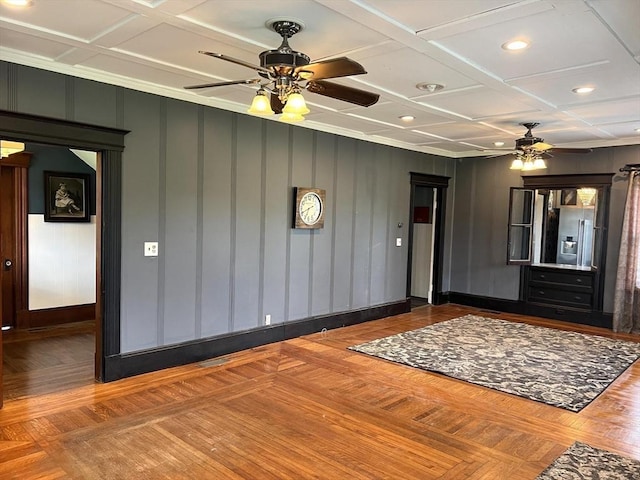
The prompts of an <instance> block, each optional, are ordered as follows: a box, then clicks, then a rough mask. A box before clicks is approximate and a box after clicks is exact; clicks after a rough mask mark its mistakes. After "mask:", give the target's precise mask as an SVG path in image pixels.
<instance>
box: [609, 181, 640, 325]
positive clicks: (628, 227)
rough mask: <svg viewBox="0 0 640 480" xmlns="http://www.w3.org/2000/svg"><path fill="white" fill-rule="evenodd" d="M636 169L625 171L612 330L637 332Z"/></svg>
mask: <svg viewBox="0 0 640 480" xmlns="http://www.w3.org/2000/svg"><path fill="white" fill-rule="evenodd" d="M639 262H640V172H630V173H629V189H628V191H627V202H626V204H625V209H624V220H623V223H622V237H621V238H620V252H619V255H618V274H617V276H616V292H615V298H614V306H613V331H614V332H625V333H640V265H639Z"/></svg>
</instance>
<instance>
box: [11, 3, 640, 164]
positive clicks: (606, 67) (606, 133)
mask: <svg viewBox="0 0 640 480" xmlns="http://www.w3.org/2000/svg"><path fill="white" fill-rule="evenodd" d="M283 17H284V18H287V19H290V20H294V21H295V20H298V21H301V22H302V23H304V28H303V29H302V31H300V32H298V33H296V34H295V35H294V36H293V37H292V38H291V39H290V40H289V43H290V45H291V48H292V49H294V50H295V51H298V52H303V53H305V54H307V55H308V56H309V57H310V58H311V59H312V60H314V61H315V60H323V59H329V58H336V57H341V56H346V57H348V58H350V59H352V60H354V61H356V62H359V63H361V64H362V66H363V68H364V69H365V70H366V71H367V72H368V73H367V74H366V75H354V76H346V77H340V78H332V77H329V81H330V82H332V83H337V84H340V85H344V86H349V87H354V88H357V89H361V90H365V91H367V92H371V93H373V94H378V95H380V99H379V101H378V102H377V103H375V104H374V105H372V106H371V107H368V108H367V107H363V106H359V105H356V104H353V103H349V102H346V101H343V100H339V99H337V98H334V97H327V96H322V95H318V94H312V93H310V92H307V91H305V90H303V94H304V96H305V98H306V99H307V103H308V105H309V108H310V109H311V113H310V114H308V115H307V123H306V125H305V126H307V127H308V128H317V129H319V130H323V131H330V132H334V133H339V134H343V135H347V136H353V137H355V138H368V139H370V140H371V141H375V142H382V143H388V144H390V145H394V146H400V147H404V148H407V149H410V150H415V151H424V152H431V153H440V154H444V155H448V156H451V157H464V156H469V155H484V153H483V152H481V151H479V148H480V149H481V148H491V146H492V143H493V142H494V141H497V140H501V141H504V142H505V144H506V145H509V146H511V145H513V142H514V141H515V139H517V138H520V137H521V136H522V135H523V134H524V133H525V131H526V130H525V129H524V127H522V126H521V125H520V124H521V123H523V122H539V123H540V126H538V127H537V128H536V131H535V134H536V135H538V136H541V137H543V138H545V139H546V140H547V141H548V142H550V143H552V144H555V145H557V144H561V145H562V146H567V147H570V146H571V144H574V145H577V146H580V147H584V146H590V147H598V146H610V145H626V144H632V143H636V144H640V134H637V133H635V132H634V129H635V128H639V127H638V123H640V29H639V28H638V18H640V0H394V1H391V0H357V1H355V0H269V1H264V0H34V1H33V2H32V3H31V6H30V7H29V8H26V9H16V8H8V7H6V6H2V5H1V4H0V60H5V61H9V62H14V63H18V64H23V65H28V66H33V67H37V68H44V69H48V70H53V71H56V72H59V73H65V74H69V75H73V76H77V77H81V78H89V79H91V80H96V81H104V82H107V83H113V84H117V85H122V86H125V87H128V88H134V89H138V90H142V91H148V92H151V93H156V94H160V95H164V96H167V97H175V98H179V99H184V100H188V101H192V102H195V103H201V104H203V105H210V106H214V107H217V108H223V109H228V110H231V111H234V112H240V113H244V112H246V110H247V108H248V106H249V104H250V102H251V99H252V97H253V95H254V93H255V90H256V88H257V87H256V86H255V85H250V86H247V85H235V86H225V87H214V88H207V89H201V90H194V91H187V90H185V89H184V88H183V87H184V86H187V85H194V84H201V83H213V82H216V81H223V80H225V81H226V80H245V79H251V78H258V74H257V71H256V70H255V69H254V68H252V67H247V66H241V65H237V64H234V63H232V62H228V61H223V60H220V59H216V58H211V57H208V56H205V55H201V54H199V53H198V51H199V50H208V51H212V52H218V53H222V54H225V55H228V56H231V57H234V58H238V59H240V60H242V61H243V62H246V63H248V64H249V65H258V64H259V57H258V54H259V53H260V52H262V51H264V50H269V49H276V48H278V46H279V45H280V44H281V37H280V36H279V35H278V34H277V33H275V32H274V31H273V30H271V29H269V28H267V26H266V25H267V23H268V21H270V20H273V19H274V18H281V19H282V18H283ZM523 37H524V38H526V39H528V40H530V41H531V46H530V48H528V49H527V50H524V51H521V52H516V53H508V52H506V51H505V50H503V49H502V48H501V45H502V44H503V43H504V42H506V41H507V40H511V39H514V38H523ZM423 82H429V83H438V84H442V85H444V89H443V90H441V91H438V92H436V93H433V94H430V93H426V92H425V91H422V90H418V89H417V88H416V84H418V83H423ZM263 83H265V84H267V87H270V88H273V78H269V79H264V80H263ZM299 84H300V87H301V88H304V87H305V85H306V84H305V82H304V81H299ZM583 84H593V85H594V86H595V87H596V90H595V91H594V92H593V93H592V94H590V95H588V96H580V97H578V96H576V95H575V94H573V93H572V92H571V89H572V88H574V87H576V86H580V85H583ZM405 114H410V115H413V116H414V117H415V120H414V121H413V122H411V123H410V124H405V123H403V122H402V121H401V120H400V119H399V117H400V116H401V115H405ZM273 118H275V119H277V117H273ZM414 130H417V131H422V132H424V133H430V135H425V134H424V133H416V131H414ZM439 137H441V138H447V139H451V141H443V140H441V139H440V138H439ZM434 144H435V145H437V146H438V149H435V150H434Z"/></svg>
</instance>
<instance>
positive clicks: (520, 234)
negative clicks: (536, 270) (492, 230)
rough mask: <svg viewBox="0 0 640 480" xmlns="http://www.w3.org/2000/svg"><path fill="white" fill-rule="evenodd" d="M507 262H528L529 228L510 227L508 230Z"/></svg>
mask: <svg viewBox="0 0 640 480" xmlns="http://www.w3.org/2000/svg"><path fill="white" fill-rule="evenodd" d="M509 239H510V243H509V260H511V261H514V260H516V261H517V260H529V245H530V241H531V227H529V226H513V225H512V226H511V227H510V229H509Z"/></svg>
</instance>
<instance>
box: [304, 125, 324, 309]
mask: <svg viewBox="0 0 640 480" xmlns="http://www.w3.org/2000/svg"><path fill="white" fill-rule="evenodd" d="M311 155H312V159H311V186H312V187H316V188H319V187H318V184H317V182H316V176H317V175H316V174H317V167H318V135H317V133H316V132H313V140H312V146H311ZM325 202H326V196H325ZM310 233H311V235H310V236H309V258H308V259H307V264H308V265H309V269H308V276H309V278H308V280H307V316H310V315H311V312H312V311H313V289H314V278H313V276H314V271H313V267H314V263H313V252H314V246H315V238H316V236H317V234H318V233H322V231H321V230H311V232H310Z"/></svg>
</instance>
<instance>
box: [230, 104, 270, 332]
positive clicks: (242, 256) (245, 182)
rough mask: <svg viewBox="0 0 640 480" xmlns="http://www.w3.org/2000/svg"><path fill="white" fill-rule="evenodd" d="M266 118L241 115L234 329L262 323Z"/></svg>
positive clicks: (237, 185) (242, 328)
mask: <svg viewBox="0 0 640 480" xmlns="http://www.w3.org/2000/svg"><path fill="white" fill-rule="evenodd" d="M262 121H263V120H261V119H259V118H256V117H251V116H248V115H238V116H237V122H238V136H237V145H236V152H237V154H236V176H235V184H236V191H235V202H236V204H235V230H236V235H235V242H236V243H235V272H234V287H233V292H234V306H233V315H234V317H233V321H234V330H235V331H240V330H246V329H249V328H255V327H256V326H258V325H259V322H260V319H259V312H258V304H257V302H256V300H257V299H258V297H259V292H258V289H259V285H260V275H261V274H260V271H259V262H260V222H261V221H260V212H261V206H260V201H261V198H262V195H261V184H262V180H261V177H260V175H261V171H262V168H261V163H262V153H261V151H260V149H261V147H262V138H261V136H262V128H260V122H262Z"/></svg>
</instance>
